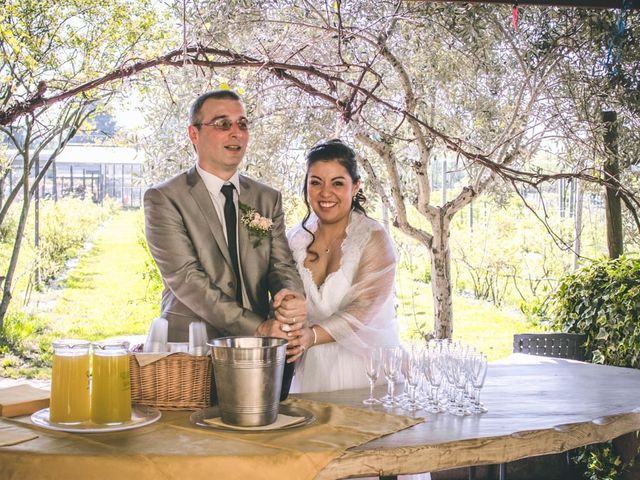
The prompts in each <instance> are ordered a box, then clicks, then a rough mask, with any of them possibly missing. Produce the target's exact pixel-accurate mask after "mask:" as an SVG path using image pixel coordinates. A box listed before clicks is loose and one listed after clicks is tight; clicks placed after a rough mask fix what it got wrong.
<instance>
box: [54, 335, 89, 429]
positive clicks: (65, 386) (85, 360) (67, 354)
mask: <svg viewBox="0 0 640 480" xmlns="http://www.w3.org/2000/svg"><path fill="white" fill-rule="evenodd" d="M53 348H54V354H53V366H52V371H51V403H50V406H49V420H50V421H51V422H53V423H80V422H84V421H87V420H89V418H90V416H91V415H90V407H89V342H82V341H74V340H59V341H56V342H54V343H53Z"/></svg>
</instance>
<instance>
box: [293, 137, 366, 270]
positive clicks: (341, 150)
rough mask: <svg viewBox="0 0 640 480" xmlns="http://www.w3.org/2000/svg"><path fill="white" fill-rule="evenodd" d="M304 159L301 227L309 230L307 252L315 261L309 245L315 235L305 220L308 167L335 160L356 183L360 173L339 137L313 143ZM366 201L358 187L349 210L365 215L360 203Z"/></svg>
mask: <svg viewBox="0 0 640 480" xmlns="http://www.w3.org/2000/svg"><path fill="white" fill-rule="evenodd" d="M305 160H306V164H307V173H306V174H305V176H304V183H303V184H302V198H303V200H304V204H305V205H306V206H307V213H306V215H305V216H304V218H303V219H302V228H303V229H304V230H305V231H307V232H309V234H310V235H311V243H310V244H309V245H308V246H307V253H309V254H312V255H314V258H313V260H312V261H316V260H317V259H318V257H319V255H318V253H317V252H315V251H312V250H311V245H313V243H314V242H315V241H316V236H315V235H314V234H313V232H312V231H311V230H309V229H308V228H307V221H308V220H309V217H310V216H311V207H310V205H309V200H308V199H307V193H308V192H307V181H308V180H309V169H310V168H311V166H312V165H313V164H314V163H316V162H330V161H333V160H335V161H336V162H338V163H339V164H340V165H342V166H343V167H344V168H345V170H346V171H347V172H348V173H349V176H350V177H351V180H352V181H353V183H356V182H358V181H359V180H360V174H359V173H358V162H357V161H356V152H354V151H353V149H352V148H351V147H349V146H348V145H346V144H345V143H344V142H343V141H342V140H340V139H339V138H333V139H331V140H327V141H325V142H321V143H318V144H316V145H314V146H313V147H311V149H310V150H309V151H308V152H307V155H306V157H305ZM366 201H367V197H365V196H364V193H362V189H359V190H358V192H357V193H356V194H355V195H354V196H353V198H352V199H351V210H356V211H358V212H360V213H362V214H364V215H366V214H367V212H366V211H365V209H364V207H363V206H362V204H363V203H365V202H366Z"/></svg>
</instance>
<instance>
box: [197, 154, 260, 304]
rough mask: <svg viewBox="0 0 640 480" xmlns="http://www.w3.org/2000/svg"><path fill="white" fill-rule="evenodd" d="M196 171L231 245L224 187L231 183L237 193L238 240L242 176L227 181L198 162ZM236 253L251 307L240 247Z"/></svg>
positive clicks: (235, 193)
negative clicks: (239, 198)
mask: <svg viewBox="0 0 640 480" xmlns="http://www.w3.org/2000/svg"><path fill="white" fill-rule="evenodd" d="M196 171H197V172H198V174H199V175H200V178H202V181H203V182H204V185H205V187H207V190H208V191H209V197H211V201H212V202H213V208H215V210H216V213H217V214H218V219H219V220H220V224H221V225H222V231H223V232H224V238H225V240H226V241H227V244H228V243H229V237H228V236H227V223H226V222H225V220H224V204H225V197H224V194H223V193H222V186H223V185H225V184H227V183H231V184H232V185H233V186H234V187H235V192H234V194H233V203H234V205H235V207H236V239H237V238H238V231H237V229H238V225H239V224H240V215H239V214H238V195H240V174H239V173H238V172H237V171H236V172H235V173H234V174H233V176H232V177H231V178H230V179H229V180H227V181H225V180H222V179H221V178H220V177H217V176H216V175H214V174H213V173H209V172H207V171H205V170H203V169H202V168H201V167H200V165H198V162H196ZM236 251H237V252H238V265H240V277H241V278H240V287H241V289H242V303H243V305H244V306H245V307H247V306H248V305H250V303H249V297H247V292H246V290H245V288H244V281H243V279H242V262H241V261H240V246H239V245H237V246H236Z"/></svg>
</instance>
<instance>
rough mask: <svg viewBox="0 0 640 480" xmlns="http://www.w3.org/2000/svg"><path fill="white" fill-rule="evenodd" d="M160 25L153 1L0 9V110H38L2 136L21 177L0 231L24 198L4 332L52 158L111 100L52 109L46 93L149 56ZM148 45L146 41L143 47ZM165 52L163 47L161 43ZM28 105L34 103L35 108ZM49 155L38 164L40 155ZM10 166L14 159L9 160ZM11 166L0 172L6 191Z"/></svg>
mask: <svg viewBox="0 0 640 480" xmlns="http://www.w3.org/2000/svg"><path fill="white" fill-rule="evenodd" d="M155 22H156V14H155V6H154V5H152V2H151V1H147V0H145V1H141V2H135V3H132V2H127V1H124V0H118V1H116V2H109V4H108V5H105V4H104V2H99V1H97V0H80V1H77V2H54V1H43V2H40V1H26V2H25V1H17V0H8V1H6V2H4V3H3V8H2V11H0V106H1V108H2V110H3V111H15V110H16V109H20V108H21V107H24V106H25V105H27V104H35V103H37V104H38V105H40V108H33V109H30V110H28V111H29V114H28V115H23V116H20V117H16V118H15V119H14V121H12V122H11V123H3V124H2V126H0V135H2V136H3V137H4V139H3V140H4V141H5V142H6V143H8V144H9V145H10V146H11V147H13V148H14V149H15V151H16V152H17V157H18V158H19V159H20V160H21V169H20V177H19V179H18V180H17V182H16V184H15V185H14V187H13V189H12V190H11V191H10V192H9V194H8V196H7V197H6V198H4V199H3V203H2V208H1V209H0V226H2V222H3V221H4V219H5V218H6V214H7V212H8V211H9V209H10V208H11V207H12V205H13V203H14V201H16V200H19V199H21V201H22V204H21V207H20V218H19V221H18V224H17V231H16V232H15V243H14V246H13V251H12V254H11V258H10V260H9V264H8V266H7V267H6V268H7V270H6V274H5V275H4V283H3V284H2V298H1V300H0V330H2V327H3V321H4V317H5V315H6V312H7V308H8V307H9V304H10V301H11V297H12V289H13V278H14V274H15V270H16V266H17V262H18V258H19V255H20V247H21V243H22V240H23V238H24V229H25V225H26V221H27V216H28V213H29V207H30V205H31V200H32V198H33V196H34V194H35V192H36V190H37V188H38V184H39V182H40V181H41V180H42V178H44V175H45V174H46V172H47V169H48V168H49V166H50V165H51V164H52V162H53V161H54V160H55V157H56V156H57V155H58V154H59V153H60V151H61V150H62V149H63V148H64V147H65V146H66V145H67V144H68V142H69V141H70V139H71V138H72V137H73V136H74V135H75V133H76V132H77V131H78V129H79V128H80V126H81V125H82V124H83V122H84V121H85V120H86V118H87V117H88V116H89V115H90V114H91V113H92V111H93V110H95V108H96V105H97V102H101V104H102V105H104V104H105V102H106V101H107V100H108V98H109V97H110V95H111V94H112V88H113V87H114V85H111V86H110V88H106V87H105V88H103V89H92V90H87V91H85V92H82V93H79V94H78V95H68V96H67V97H65V98H64V99H61V102H60V103H56V104H55V105H54V103H49V102H47V101H46V97H47V95H50V94H54V95H55V94H56V93H59V92H68V91H69V90H70V89H72V88H73V86H74V85H77V84H78V83H82V82H83V81H86V80H87V79H89V78H91V77H93V76H95V75H96V74H97V72H101V71H105V70H109V69H112V68H115V67H116V66H120V64H121V63H122V62H123V61H124V60H125V59H128V58H131V56H134V55H137V54H140V53H142V51H143V49H145V48H146V49H147V50H146V51H147V53H152V52H153V50H152V49H148V45H149V44H148V43H147V41H148V40H152V39H161V36H158V35H155V34H151V33H150V32H153V31H154V30H152V27H153V26H154V23H155ZM143 40H144V41H143ZM158 46H160V45H158ZM30 102H31V103H30ZM45 148H47V149H50V150H52V152H53V153H52V154H51V156H50V157H49V160H48V161H47V162H44V161H43V162H42V163H41V164H40V162H39V159H40V155H41V153H42V151H43V150H44V149H45ZM9 160H11V159H9ZM11 168H12V167H11V164H9V165H8V166H7V168H5V169H3V170H2V172H0V174H2V178H1V179H0V183H3V184H4V185H6V181H4V180H5V179H6V176H7V175H8V174H9V172H10V171H11Z"/></svg>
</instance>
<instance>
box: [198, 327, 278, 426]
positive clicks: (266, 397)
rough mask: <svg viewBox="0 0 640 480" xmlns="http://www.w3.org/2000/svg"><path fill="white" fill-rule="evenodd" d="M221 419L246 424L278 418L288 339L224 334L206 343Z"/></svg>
mask: <svg viewBox="0 0 640 480" xmlns="http://www.w3.org/2000/svg"><path fill="white" fill-rule="evenodd" d="M207 345H209V346H210V347H211V358H212V360H213V372H214V376H215V381H216V389H217V391H218V406H219V408H220V415H221V416H222V421H223V422H224V423H228V424H231V425H241V426H243V427H259V426H263V425H269V424H270V423H273V422H275V421H276V419H277V418H278V404H279V400H280V391H281V389H282V373H283V370H284V364H285V358H286V349H287V341H286V340H283V339H281V338H275V337H223V338H214V339H212V340H209V342H207Z"/></svg>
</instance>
